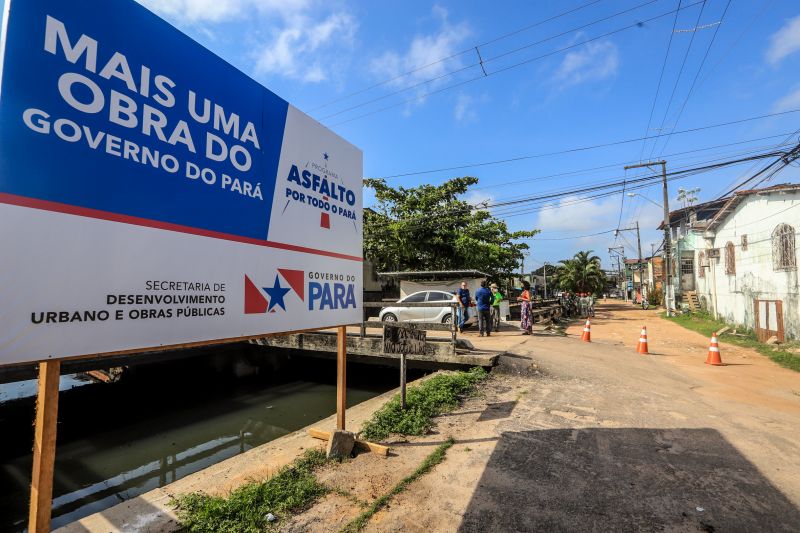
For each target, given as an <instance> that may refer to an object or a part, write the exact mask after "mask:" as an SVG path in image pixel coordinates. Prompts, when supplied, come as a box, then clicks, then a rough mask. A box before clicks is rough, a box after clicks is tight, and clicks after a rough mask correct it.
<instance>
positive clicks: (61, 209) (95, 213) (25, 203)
mask: <svg viewBox="0 0 800 533" xmlns="http://www.w3.org/2000/svg"><path fill="white" fill-rule="evenodd" d="M0 203H3V204H9V205H18V206H21V207H30V208H31V209H40V210H42V211H53V212H55V213H65V214H67V215H76V216H79V217H86V218H95V219H99V220H107V221H110V222H121V223H122V224H131V225H134V226H144V227H146V228H154V229H160V230H166V231H174V232H177V233H188V234H190V235H198V236H200V237H210V238H212V239H222V240H225V241H233V242H240V243H243V244H253V245H255V246H266V247H268V248H278V249H280V250H289V251H292V252H301V253H305V254H313V255H322V256H325V257H333V258H336V259H347V260H348V261H363V260H364V259H363V258H361V257H358V256H356V255H347V254H340V253H337V252H329V251H327V250H317V249H316V248H306V247H305V246H297V245H295V244H287V243H284V242H274V241H267V240H261V239H253V238H250V237H241V236H239V235H232V234H230V233H222V232H219V231H211V230H205V229H199V228H192V227H190V226H182V225H180V224H172V223H171V222H160V221H158V220H151V219H149V218H140V217H134V216H130V215H120V214H119V213H111V212H109V211H100V210H98V209H90V208H88V207H78V206H75V205H68V204H62V203H58V202H51V201H49V200H39V199H36V198H26V197H25V196H17V195H16V194H7V193H0Z"/></svg>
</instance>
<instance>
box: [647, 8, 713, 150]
mask: <svg viewBox="0 0 800 533" xmlns="http://www.w3.org/2000/svg"><path fill="white" fill-rule="evenodd" d="M705 8H706V2H705V0H704V1H703V5H702V6H700V13H698V15H697V22H696V23H695V26H699V25H700V18H701V17H702V16H703V11H704V10H705ZM695 35H697V32H693V33H692V36H691V38H690V39H689V46H687V47H686V53H685V54H684V55H683V61H682V62H681V68H680V70H679V71H678V76H677V77H676V78H675V85H673V86H672V93H670V95H669V100H668V101H667V107H666V109H665V110H664V116H663V118H662V119H661V125H660V126H659V127H658V130H659V131H662V130H663V129H664V123H665V122H666V121H667V115H668V114H669V108H670V107H671V106H672V100H673V99H674V98H675V91H677V90H678V84H679V83H680V81H681V76H682V75H683V69H684V68H685V67H686V60H687V59H688V58H689V52H691V50H692V43H694V37H695ZM657 144H658V141H655V142H654V143H653V147H652V148H651V149H650V155H649V156H648V158H649V159H652V158H653V153H654V152H655V150H656V145H657Z"/></svg>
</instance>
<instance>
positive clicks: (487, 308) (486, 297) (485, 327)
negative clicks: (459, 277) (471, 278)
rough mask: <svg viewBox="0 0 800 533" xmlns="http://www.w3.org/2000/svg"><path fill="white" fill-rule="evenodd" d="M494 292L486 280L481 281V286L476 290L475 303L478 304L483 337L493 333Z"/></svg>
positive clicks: (480, 329)
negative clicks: (487, 286)
mask: <svg viewBox="0 0 800 533" xmlns="http://www.w3.org/2000/svg"><path fill="white" fill-rule="evenodd" d="M492 300H494V297H493V296H492V292H491V291H490V290H489V289H487V288H486V280H483V281H481V288H480V289H478V290H477V292H475V303H476V304H477V306H478V329H479V331H480V335H481V337H483V336H484V335H486V336H487V337H488V336H490V335H491V334H492V317H491V309H492Z"/></svg>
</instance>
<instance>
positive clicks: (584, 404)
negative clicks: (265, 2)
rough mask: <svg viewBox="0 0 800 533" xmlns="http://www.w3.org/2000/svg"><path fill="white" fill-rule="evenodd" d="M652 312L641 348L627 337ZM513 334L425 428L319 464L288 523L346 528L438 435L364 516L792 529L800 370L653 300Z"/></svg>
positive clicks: (414, 523) (442, 521) (473, 523)
mask: <svg viewBox="0 0 800 533" xmlns="http://www.w3.org/2000/svg"><path fill="white" fill-rule="evenodd" d="M642 323H646V324H647V326H648V332H649V336H650V349H651V351H652V352H653V354H652V355H647V356H643V355H639V354H637V353H636V352H635V349H634V346H635V343H636V342H637V341H638V335H639V328H640V327H641V325H642ZM581 329H582V325H581V326H580V327H573V328H570V329H569V330H568V333H569V335H568V336H567V337H553V336H546V335H535V336H532V337H526V336H519V333H518V332H517V331H512V330H511V329H509V330H507V331H504V332H501V333H500V334H499V335H497V336H495V335H493V336H492V337H491V338H488V339H480V338H477V336H476V338H475V339H471V340H473V341H474V343H475V344H476V345H478V346H480V347H489V346H503V347H504V348H506V349H508V350H509V351H508V353H507V355H505V356H503V357H502V360H501V365H500V366H499V367H498V368H497V369H496V370H495V372H493V374H492V377H491V378H490V380H489V382H488V383H487V384H486V385H485V386H484V387H483V389H482V394H481V395H480V396H479V397H476V398H472V399H470V400H468V401H467V402H466V403H465V405H463V406H462V408H461V409H459V410H458V411H457V412H455V413H451V414H448V415H446V416H442V417H439V419H438V421H437V430H436V434H433V435H429V436H427V437H424V438H418V439H408V440H403V441H398V442H394V443H393V447H394V449H395V450H396V455H394V456H392V457H389V458H388V459H381V458H377V457H370V456H369V455H361V456H359V457H358V458H357V459H356V460H354V461H352V462H350V463H345V464H342V465H338V466H336V467H335V468H332V469H331V470H330V471H328V472H324V473H323V478H324V481H325V483H326V484H328V485H329V486H332V487H335V488H336V489H337V493H334V494H331V495H329V496H327V497H326V498H325V499H324V500H323V501H322V502H321V503H320V504H318V505H317V506H315V507H314V508H312V509H311V510H309V511H308V512H306V513H305V514H303V515H301V516H300V517H298V518H296V519H294V520H292V521H291V522H290V523H287V524H283V529H284V530H288V531H306V530H313V531H322V530H334V529H337V528H338V527H341V526H342V525H343V524H345V523H346V522H347V521H348V520H350V519H351V518H352V517H353V516H355V515H357V514H358V513H359V512H360V510H361V508H362V506H363V505H366V504H369V503H371V502H373V501H374V500H375V499H376V498H378V497H379V496H380V495H382V494H385V493H386V492H387V491H388V490H389V489H391V487H393V486H394V485H395V484H396V483H397V482H398V481H399V480H400V479H402V478H403V477H404V476H406V475H408V474H409V473H410V472H413V471H414V469H415V468H416V467H417V465H418V464H419V462H420V461H421V459H422V458H424V457H425V455H426V454H428V453H430V452H431V451H432V450H433V449H434V447H435V446H436V445H438V444H439V443H441V442H443V441H444V440H445V439H446V438H447V437H453V438H454V439H455V441H456V444H455V445H454V446H453V447H452V448H450V449H449V450H448V452H447V456H446V459H445V460H444V462H443V463H442V464H440V465H438V466H436V467H435V469H434V470H433V471H431V472H430V473H428V474H427V475H425V476H423V477H421V478H420V479H418V480H416V481H415V482H413V483H412V484H411V485H410V486H409V488H408V490H407V491H406V492H403V493H401V494H399V495H397V496H395V497H393V498H392V500H391V501H390V503H389V505H388V507H386V508H384V509H383V510H382V511H380V512H378V513H377V514H376V515H375V516H374V517H372V519H371V520H370V521H369V523H368V524H367V527H366V528H365V531H425V532H433V531H437V532H438V531H463V532H472V531H476V532H477V531H800V511H798V509H800V447H798V440H797V431H798V429H799V428H800V374H798V373H795V372H792V371H789V370H786V369H783V368H780V367H778V366H777V365H775V364H774V363H772V362H771V361H769V360H768V359H766V358H765V357H763V356H761V355H759V354H757V353H755V352H751V351H749V350H746V349H741V348H729V347H726V346H725V345H724V344H723V347H722V357H723V360H724V361H725V362H727V363H731V364H730V366H725V367H710V366H708V365H705V364H703V361H704V360H705V356H706V351H707V347H708V339H704V338H702V337H701V336H700V335H698V334H695V333H692V332H689V331H686V330H684V329H683V328H681V327H680V326H677V325H675V324H672V323H670V322H666V321H663V320H661V319H659V318H658V317H657V315H656V313H655V312H644V311H641V310H633V309H630V308H628V307H623V306H619V305H618V306H601V307H600V309H599V312H598V317H597V319H596V320H595V321H594V324H593V327H592V336H593V342H592V343H591V344H588V343H583V342H581V341H580V340H579V338H578V337H577V334H578V333H579V332H580V330H581Z"/></svg>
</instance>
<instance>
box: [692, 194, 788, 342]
mask: <svg viewBox="0 0 800 533" xmlns="http://www.w3.org/2000/svg"><path fill="white" fill-rule="evenodd" d="M798 230H800V185H797V184H783V185H776V186H773V187H767V188H763V189H754V190H748V191H739V192H736V193H735V194H734V195H733V196H732V197H730V198H729V199H728V200H727V201H726V202H725V204H724V205H723V206H722V208H721V209H719V211H718V212H717V213H716V215H715V216H714V217H713V218H712V219H711V221H710V222H709V223H708V224H707V226H706V228H705V231H704V232H703V235H702V245H701V242H700V239H697V241H696V249H695V254H696V255H695V258H694V265H695V276H694V278H695V279H694V282H695V290H696V292H697V295H698V299H699V300H700V304H701V306H705V307H706V308H707V309H708V310H709V311H711V312H712V313H713V314H714V316H716V317H718V318H720V319H722V320H724V321H726V322H729V323H731V324H737V325H742V326H745V327H747V328H749V329H754V330H756V332H757V333H758V335H759V338H760V339H761V340H767V339H768V338H769V337H770V336H773V335H774V336H776V337H778V339H779V340H781V341H783V340H784V339H787V340H788V339H798V338H800V295H799V294H798V292H799V289H800V287H798V273H797V267H798V262H799V261H798V259H799V258H798V250H797V242H796V241H797V232H798Z"/></svg>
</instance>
